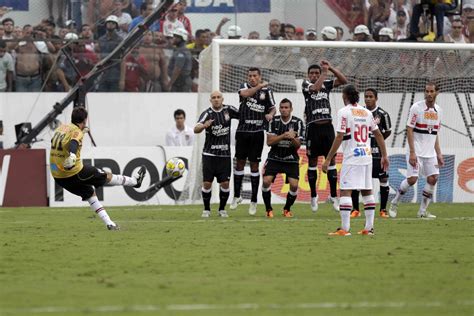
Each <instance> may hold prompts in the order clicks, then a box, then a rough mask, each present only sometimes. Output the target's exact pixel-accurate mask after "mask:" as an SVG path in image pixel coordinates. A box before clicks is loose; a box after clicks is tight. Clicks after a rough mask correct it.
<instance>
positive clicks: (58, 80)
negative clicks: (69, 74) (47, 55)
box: [45, 33, 77, 92]
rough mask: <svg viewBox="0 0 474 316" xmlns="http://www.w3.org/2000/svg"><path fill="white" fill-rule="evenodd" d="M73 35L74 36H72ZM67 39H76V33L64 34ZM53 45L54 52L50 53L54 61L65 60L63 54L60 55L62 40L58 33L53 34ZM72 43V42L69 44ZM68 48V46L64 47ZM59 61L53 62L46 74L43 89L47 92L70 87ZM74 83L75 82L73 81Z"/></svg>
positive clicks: (61, 90)
mask: <svg viewBox="0 0 474 316" xmlns="http://www.w3.org/2000/svg"><path fill="white" fill-rule="evenodd" d="M73 36H74V37H73ZM66 39H67V40H73V39H76V40H77V35H76V34H74V33H69V34H67V35H66ZM52 40H53V46H54V47H55V53H54V54H53V55H52V57H53V59H54V60H55V61H58V60H60V59H61V60H65V58H64V56H62V57H60V56H61V47H62V45H63V42H62V40H61V38H60V37H59V36H58V35H53V37H52ZM71 45H72V44H71ZM65 49H69V47H67V48H65ZM60 65H61V62H53V63H52V66H51V69H49V73H48V75H47V76H46V79H45V80H46V84H45V91H48V92H64V91H69V90H70V89H71V87H70V85H69V82H68V81H67V80H66V76H65V75H64V71H63V70H62V69H61V68H60ZM74 84H75V82H74Z"/></svg>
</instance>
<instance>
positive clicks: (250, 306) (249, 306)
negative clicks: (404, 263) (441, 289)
mask: <svg viewBox="0 0 474 316" xmlns="http://www.w3.org/2000/svg"><path fill="white" fill-rule="evenodd" d="M453 305H454V306H474V301H458V302H437V301H434V302H359V303H335V302H322V303H299V304H256V303H244V304H171V305H130V306H121V305H110V306H96V307H83V308H77V307H60V306H45V307H32V308H16V309H0V314H3V313H10V314H12V313H13V314H28V315H30V314H67V313H124V312H136V313H147V312H159V311H162V312H166V311H189V312H193V311H208V310H254V311H258V310H295V309H296V310H298V309H306V310H308V309H314V310H318V309H320V310H321V309H323V310H324V309H346V308H351V309H371V308H388V309H404V308H427V309H430V308H440V307H449V308H452V307H453Z"/></svg>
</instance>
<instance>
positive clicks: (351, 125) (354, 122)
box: [336, 104, 379, 165]
mask: <svg viewBox="0 0 474 316" xmlns="http://www.w3.org/2000/svg"><path fill="white" fill-rule="evenodd" d="M377 129H379V128H378V126H377V124H376V123H375V121H374V117H373V115H372V112H370V111H369V110H367V109H366V108H364V107H362V106H360V105H359V104H349V105H346V106H345V107H343V108H342V109H340V110H339V111H338V112H337V125H336V132H337V133H343V134H344V137H343V141H342V149H343V155H344V159H343V161H342V163H343V164H348V165H369V164H371V163H372V151H371V147H370V137H369V134H370V133H371V132H372V131H375V130H377Z"/></svg>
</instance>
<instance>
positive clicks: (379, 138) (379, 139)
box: [372, 129, 389, 171]
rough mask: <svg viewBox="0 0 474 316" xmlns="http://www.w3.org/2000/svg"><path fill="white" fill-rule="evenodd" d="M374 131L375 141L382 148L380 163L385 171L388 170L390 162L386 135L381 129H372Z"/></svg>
mask: <svg viewBox="0 0 474 316" xmlns="http://www.w3.org/2000/svg"><path fill="white" fill-rule="evenodd" d="M372 133H373V134H374V136H375V141H376V142H377V145H378V146H379V148H380V154H381V155H382V159H381V160H380V164H381V166H382V169H383V171H387V170H388V164H389V162H388V156H387V147H385V140H384V136H383V135H382V133H381V132H380V130H379V129H376V130H375V131H372Z"/></svg>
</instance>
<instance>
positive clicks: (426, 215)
mask: <svg viewBox="0 0 474 316" xmlns="http://www.w3.org/2000/svg"><path fill="white" fill-rule="evenodd" d="M416 217H418V218H425V219H435V218H436V215H433V214H431V213H430V212H424V213H418V214H417V215H416Z"/></svg>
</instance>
